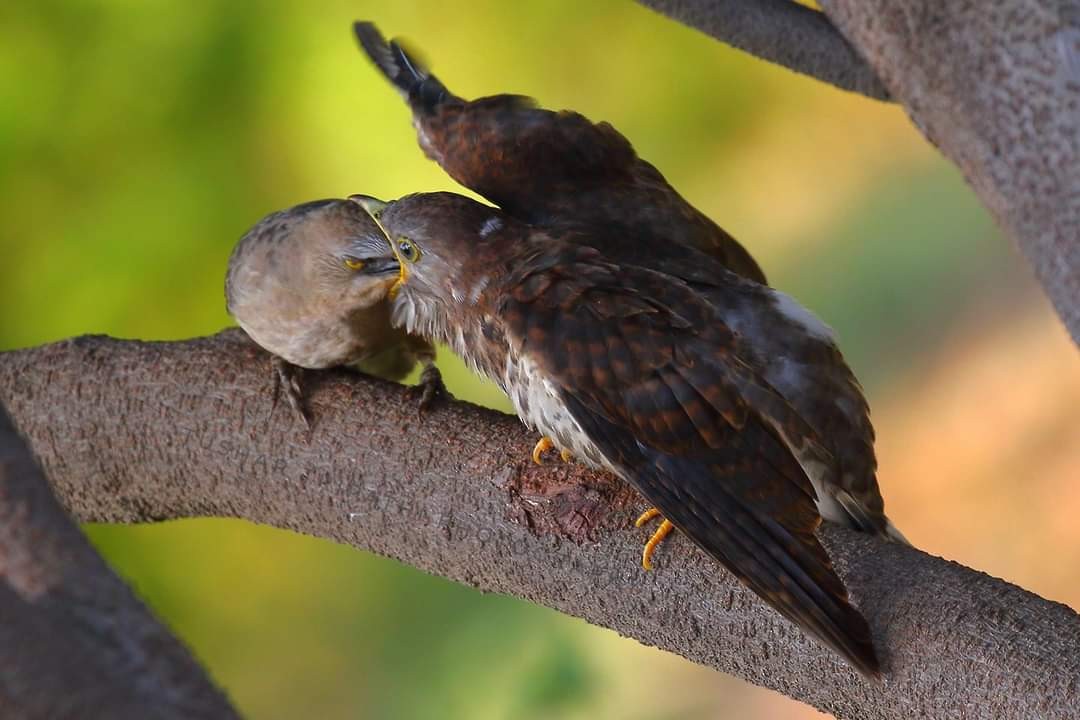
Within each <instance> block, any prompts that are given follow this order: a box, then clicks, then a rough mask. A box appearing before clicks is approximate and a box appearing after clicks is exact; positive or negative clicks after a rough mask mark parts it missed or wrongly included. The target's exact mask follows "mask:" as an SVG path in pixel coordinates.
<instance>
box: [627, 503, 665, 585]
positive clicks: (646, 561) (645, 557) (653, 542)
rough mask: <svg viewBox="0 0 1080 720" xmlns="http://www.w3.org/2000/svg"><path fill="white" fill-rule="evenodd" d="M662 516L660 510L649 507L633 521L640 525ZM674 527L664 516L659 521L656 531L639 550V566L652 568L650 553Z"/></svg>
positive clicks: (636, 525) (635, 524)
mask: <svg viewBox="0 0 1080 720" xmlns="http://www.w3.org/2000/svg"><path fill="white" fill-rule="evenodd" d="M656 517H662V516H661V515H660V511H659V510H658V509H656V508H654V507H653V508H649V509H648V510H646V511H645V512H643V513H641V515H640V516H638V519H637V520H635V521H634V527H641V526H642V525H644V524H645V523H647V522H649V521H650V520H652V519H653V518H656ZM674 529H675V526H674V525H672V524H671V521H670V520H668V519H667V518H664V520H663V522H661V523H660V527H658V528H657V529H656V532H654V533H653V534H652V537H651V538H649V542H647V543H645V549H644V550H643V551H642V552H641V567H643V568H645V569H646V570H652V569H653V564H652V555H653V551H655V550H656V546H657V545H659V544H660V543H661V542H663V540H664V538H666V537H667V536H668V535H670V534H671V531H672V530H674Z"/></svg>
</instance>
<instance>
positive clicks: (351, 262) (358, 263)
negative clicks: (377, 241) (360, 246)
mask: <svg viewBox="0 0 1080 720" xmlns="http://www.w3.org/2000/svg"><path fill="white" fill-rule="evenodd" d="M365 264H366V263H364V261H363V260H360V259H358V258H354V257H347V258H345V267H347V268H349V269H350V270H363V269H364V265H365Z"/></svg>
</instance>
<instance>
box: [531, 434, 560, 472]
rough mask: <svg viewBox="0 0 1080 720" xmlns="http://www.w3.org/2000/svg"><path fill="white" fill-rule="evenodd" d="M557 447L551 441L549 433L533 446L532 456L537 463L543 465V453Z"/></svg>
mask: <svg viewBox="0 0 1080 720" xmlns="http://www.w3.org/2000/svg"><path fill="white" fill-rule="evenodd" d="M553 447H555V443H553V442H552V441H551V438H549V437H548V436H547V435H545V436H544V437H542V438H540V439H539V440H537V441H536V445H535V446H534V447H533V453H532V458H533V462H534V463H536V464H537V465H543V464H544V461H543V455H544V453H546V452H547V451H548V450H550V449H551V448H553Z"/></svg>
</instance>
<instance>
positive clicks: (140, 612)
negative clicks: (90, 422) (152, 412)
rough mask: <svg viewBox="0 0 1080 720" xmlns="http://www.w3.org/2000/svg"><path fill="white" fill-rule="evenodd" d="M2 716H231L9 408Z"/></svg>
mask: <svg viewBox="0 0 1080 720" xmlns="http://www.w3.org/2000/svg"><path fill="white" fill-rule="evenodd" d="M38 379H39V380H40V379H41V378H38ZM2 384H3V385H4V387H5V390H4V391H3V394H4V395H5V396H6V395H8V394H9V391H11V390H13V391H15V392H22V391H25V390H28V389H30V388H31V387H32V386H33V384H34V383H33V382H32V381H29V380H16V379H15V378H13V377H5V378H4V380H3V381H2ZM97 441H106V439H105V438H94V439H92V440H91V442H97ZM99 490H101V491H102V492H105V491H106V489H105V488H99ZM0 715H3V717H5V718H88V717H95V718H96V717H102V718H105V717H107V718H118V719H123V718H132V719H133V720H134V719H135V718H211V717H213V718H229V717H235V714H234V713H233V711H232V710H231V709H230V708H229V705H228V703H227V702H226V700H225V697H224V696H223V695H222V694H221V692H220V691H219V690H218V689H217V688H215V687H214V686H213V685H211V683H210V681H209V680H208V679H207V678H206V676H205V675H204V674H203V671H202V670H201V669H200V667H199V666H198V664H197V663H196V662H195V660H194V659H193V658H192V657H191V655H190V654H189V653H188V651H187V650H186V649H185V648H184V647H183V646H182V645H181V644H180V643H179V642H178V641H177V640H176V638H174V637H173V636H172V635H170V634H169V631H168V630H166V629H165V628H163V627H162V626H161V625H160V624H159V623H158V622H157V621H156V620H155V619H154V618H153V616H152V615H151V614H150V613H149V612H148V611H147V609H146V608H145V607H144V606H143V604H142V603H140V602H139V601H138V600H137V599H136V598H135V596H134V594H132V592H131V590H130V589H129V588H128V587H127V586H126V585H125V584H124V583H123V582H122V581H121V580H120V578H118V577H117V576H116V575H115V574H113V572H112V571H111V570H109V568H108V567H107V566H106V565H105V563H104V561H102V559H101V557H100V556H98V554H97V553H96V552H95V551H94V549H93V548H92V547H91V546H90V543H89V542H87V540H86V538H85V537H83V535H82V534H81V533H80V532H79V529H78V528H77V527H76V526H75V523H74V522H72V520H71V518H70V517H68V515H67V514H66V513H65V512H64V510H63V508H61V506H60V504H59V503H58V502H57V501H56V498H55V497H54V496H53V494H52V492H51V491H50V489H49V484H48V482H47V481H46V480H45V476H44V475H43V474H42V472H41V469H40V468H39V467H38V466H37V464H36V463H35V462H34V459H33V457H32V456H31V454H30V450H29V449H28V448H27V447H26V445H25V444H24V443H23V441H22V439H21V438H20V437H19V436H18V434H17V433H16V431H15V428H14V427H13V426H12V424H11V420H10V418H9V417H8V415H7V413H6V412H4V410H3V408H2V407H0Z"/></svg>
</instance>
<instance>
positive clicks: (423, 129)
mask: <svg viewBox="0 0 1080 720" xmlns="http://www.w3.org/2000/svg"><path fill="white" fill-rule="evenodd" d="M354 30H355V33H356V36H357V38H358V39H359V41H360V44H361V46H362V47H363V49H364V51H365V52H366V53H367V54H368V56H369V57H370V58H371V60H372V61H373V62H374V63H375V65H376V67H378V69H379V70H380V71H381V72H382V73H383V74H384V75H385V76H386V77H387V78H388V79H389V80H390V82H391V83H392V84H393V86H394V87H395V88H396V89H397V90H398V91H399V92H400V93H401V94H402V95H403V96H404V97H405V99H406V100H407V102H408V104H409V107H410V108H411V109H412V113H413V124H414V125H415V127H416V130H417V136H418V138H419V142H420V146H421V147H422V148H423V150H424V152H425V153H426V154H427V155H428V157H430V158H432V159H433V160H435V161H436V162H438V163H439V164H440V165H441V166H442V167H443V168H444V169H445V170H446V171H447V172H448V173H449V174H450V175H451V176H452V177H454V178H455V179H456V180H457V181H458V182H460V183H461V184H463V185H465V186H466V187H468V188H470V189H472V190H474V191H476V192H478V193H480V194H481V195H483V196H484V197H485V198H487V199H488V200H490V201H491V202H493V203H495V204H497V205H498V206H499V207H500V208H501V209H502V210H504V211H505V212H506V213H507V214H509V215H511V216H513V217H514V218H516V219H517V220H519V221H522V222H525V223H528V224H530V225H533V226H536V227H539V228H542V229H544V230H546V231H548V232H551V233H555V234H558V235H561V236H563V237H568V238H573V237H578V238H582V239H581V240H580V241H581V242H587V243H588V244H589V245H590V246H592V247H595V248H597V249H598V250H600V251H601V252H602V253H603V254H604V256H605V258H608V259H610V260H612V261H614V262H618V263H626V264H633V265H640V266H642V267H648V268H652V269H655V270H660V271H663V272H665V273H668V274H671V275H674V276H676V277H679V278H681V279H682V280H684V281H686V282H688V283H689V284H690V285H691V286H692V287H694V288H695V289H697V290H699V291H700V292H702V293H703V294H704V295H705V296H706V297H707V298H708V299H709V300H710V301H711V302H712V303H713V304H714V305H715V306H716V307H717V308H718V309H720V311H721V312H722V313H723V314H724V316H725V319H726V320H727V321H728V322H730V327H731V329H732V330H733V331H734V332H737V333H739V334H741V335H743V336H745V337H747V338H748V339H749V340H751V341H752V342H753V344H754V346H755V347H756V348H758V351H759V354H760V356H761V357H762V362H763V365H764V367H763V372H764V374H765V376H766V377H767V378H768V379H769V381H770V382H772V383H773V384H774V385H776V386H777V387H778V388H779V389H780V390H781V391H782V392H783V393H784V395H785V396H786V397H787V398H788V400H789V402H790V403H791V405H792V406H794V407H795V408H796V410H797V411H798V413H799V414H800V416H801V417H802V418H803V419H804V420H805V421H806V422H807V423H808V424H809V425H810V426H812V427H813V428H814V429H815V430H816V432H817V434H818V435H819V437H820V438H821V442H822V443H824V444H825V445H826V447H827V448H828V450H829V452H830V453H831V454H832V455H833V457H834V458H836V464H837V465H836V472H835V473H834V474H832V475H831V476H830V477H828V478H825V479H824V480H823V482H825V483H827V485H828V487H829V488H831V489H832V490H833V491H834V492H832V493H830V495H829V502H830V503H831V505H830V507H829V509H828V513H827V517H828V519H830V520H835V521H837V522H844V523H845V524H848V525H850V526H852V527H856V528H859V529H861V530H864V531H867V532H874V533H880V534H887V535H889V536H890V537H893V538H896V539H902V538H901V536H900V535H899V533H897V532H896V531H895V529H894V528H892V527H891V526H889V525H888V523H887V521H886V519H885V516H884V504H883V502H882V499H881V493H880V490H879V489H878V483H877V477H876V474H875V473H876V469H877V460H876V457H875V454H874V429H873V425H872V424H871V422H870V410H869V407H868V405H867V403H866V400H865V398H864V397H863V393H862V388H861V387H860V386H859V383H858V381H857V380H856V378H855V376H854V374H852V372H851V369H850V368H849V367H848V366H847V364H846V363H845V362H844V360H843V357H842V356H841V354H840V351H839V350H838V349H837V347H836V344H835V342H834V339H833V337H832V331H831V330H830V329H829V328H828V327H827V326H825V324H824V323H822V322H821V321H820V320H818V319H817V318H816V317H814V316H813V315H812V314H811V313H809V312H807V311H806V310H805V309H803V308H802V307H801V306H799V305H798V303H796V302H795V301H794V300H792V299H791V298H789V297H788V296H786V295H782V294H775V293H772V292H771V291H769V290H768V288H765V287H760V286H758V287H753V286H750V285H742V286H740V287H739V289H738V290H737V291H735V290H732V288H731V286H730V284H724V283H719V284H718V283H716V282H714V281H715V279H716V278H715V276H714V273H713V271H712V270H711V268H712V267H714V264H713V263H711V262H708V260H709V259H711V260H713V261H715V262H718V263H719V264H720V265H722V266H723V267H724V268H726V269H728V270H730V271H731V272H733V273H735V274H737V275H740V276H742V277H744V278H747V279H749V280H751V281H754V282H755V283H759V284H761V285H764V284H765V276H764V274H763V273H762V271H761V269H760V268H759V267H758V265H757V263H756V262H755V261H754V260H753V258H752V257H751V256H750V254H749V253H748V252H747V251H746V250H745V249H744V248H743V247H742V246H741V245H740V244H739V243H738V242H736V241H735V240H734V239H733V238H732V237H731V236H730V235H728V234H727V233H726V232H724V231H723V230H722V229H721V228H720V227H718V226H717V225H716V224H715V223H714V222H712V220H710V219H709V218H707V217H706V216H705V215H703V214H702V213H700V212H698V211H697V210H696V209H695V208H694V207H693V206H691V205H690V204H689V203H688V202H686V200H684V199H683V198H682V197H681V196H680V195H679V193H678V192H677V191H676V190H675V189H674V188H673V187H672V186H671V185H670V184H669V183H667V181H666V180H665V179H664V177H663V176H662V175H661V174H660V172H659V171H657V170H656V168H654V167H653V166H652V165H650V164H649V163H648V162H646V161H645V160H643V159H641V158H639V157H638V156H637V154H636V153H635V151H634V149H633V146H632V145H631V144H630V142H629V141H628V140H627V139H626V138H625V137H623V136H622V135H621V134H619V132H618V131H617V130H615V128H613V127H612V126H611V125H609V124H608V123H596V124H594V123H592V122H590V121H589V120H588V119H587V118H585V117H583V116H582V115H580V114H578V113H575V112H572V111H561V112H553V111H550V110H544V109H542V108H538V107H536V104H535V103H534V102H533V101H532V100H530V99H529V98H524V97H521V96H518V95H495V96H492V97H486V98H480V99H478V100H471V101H470V100H465V99H462V98H460V97H458V96H456V95H454V94H453V93H451V92H450V91H449V90H447V88H446V87H445V86H444V85H443V84H442V82H440V81H439V79H438V78H436V77H435V76H434V75H432V74H431V73H430V72H429V71H428V70H427V69H426V68H425V67H424V66H423V65H422V64H421V63H420V62H419V61H417V60H416V59H415V57H413V56H412V55H410V54H409V53H408V51H407V50H406V49H405V47H404V46H403V45H402V43H401V41H399V40H394V41H390V42H387V41H386V40H385V39H384V38H383V36H382V35H381V34H380V33H379V31H378V29H377V28H376V27H375V26H374V25H373V24H372V23H367V22H358V23H356V24H355V26H354ZM702 255H706V256H708V257H707V258H703V257H702ZM770 305H772V306H779V309H780V310H781V312H779V313H773V314H772V315H771V316H770V318H769V322H768V325H767V326H766V327H760V326H759V318H758V314H756V313H755V312H754V311H753V310H754V308H755V307H759V306H770ZM784 311H787V312H784ZM808 338H812V339H813V341H808Z"/></svg>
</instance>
